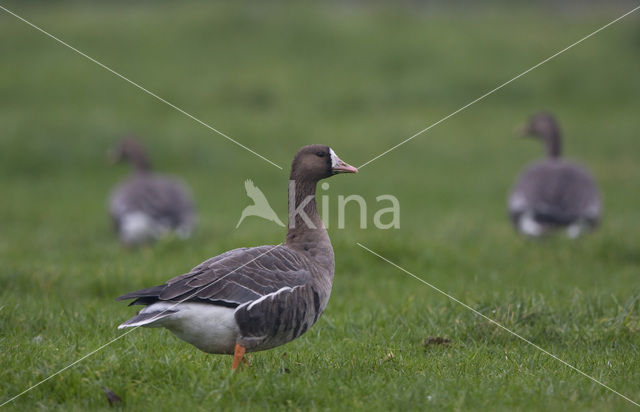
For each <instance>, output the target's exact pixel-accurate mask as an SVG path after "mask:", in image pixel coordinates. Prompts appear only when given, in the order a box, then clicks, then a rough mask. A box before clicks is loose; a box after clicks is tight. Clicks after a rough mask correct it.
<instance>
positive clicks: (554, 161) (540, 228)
mask: <svg viewBox="0 0 640 412" xmlns="http://www.w3.org/2000/svg"><path fill="white" fill-rule="evenodd" d="M521 134H522V135H523V136H531V137H534V138H537V139H539V140H541V141H542V143H543V144H544V145H545V147H546V151H547V157H546V158H545V159H543V160H540V161H537V162H534V163H532V164H531V165H529V166H528V167H526V168H525V169H524V171H523V172H522V173H521V174H520V176H519V177H518V179H517V180H516V183H515V185H514V187H513V189H512V191H511V194H510V196H509V199H508V209H509V214H510V216H511V220H512V222H513V224H514V226H515V228H516V229H517V230H518V231H520V232H521V233H523V234H525V235H527V236H531V237H538V236H542V235H544V234H546V233H548V232H549V231H551V230H554V229H566V233H567V235H568V236H569V237H570V238H576V237H578V236H580V235H581V234H583V233H585V232H586V231H587V230H588V229H592V228H595V227H596V226H597V224H598V221H599V219H600V214H601V209H602V206H601V202H600V195H599V193H598V189H597V187H596V184H595V181H594V179H593V178H592V177H591V174H590V173H589V172H588V171H587V170H586V169H585V168H584V167H583V166H581V165H579V164H576V163H573V162H568V161H565V160H563V159H562V157H561V155H562V140H561V134H560V128H559V127H558V123H557V122H556V120H555V118H554V117H553V116H552V115H551V114H549V113H545V112H541V113H537V114H535V115H533V116H531V118H530V119H529V122H528V124H527V125H526V126H525V127H524V128H523V129H522V130H521Z"/></svg>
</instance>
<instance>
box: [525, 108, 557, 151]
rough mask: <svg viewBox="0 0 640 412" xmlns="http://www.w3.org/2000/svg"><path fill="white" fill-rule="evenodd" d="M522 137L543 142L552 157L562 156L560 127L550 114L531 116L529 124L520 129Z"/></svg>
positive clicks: (541, 113)
mask: <svg viewBox="0 0 640 412" xmlns="http://www.w3.org/2000/svg"><path fill="white" fill-rule="evenodd" d="M520 135H521V136H523V137H533V138H537V139H539V140H542V141H543V142H544V144H545V145H546V147H547V153H548V154H549V156H551V157H558V156H560V154H561V142H560V127H559V126H558V122H556V119H555V118H554V117H553V115H551V114H550V113H547V112H539V113H536V114H534V115H533V116H531V117H530V118H529V122H528V123H527V124H526V125H525V126H524V127H522V128H521V129H520Z"/></svg>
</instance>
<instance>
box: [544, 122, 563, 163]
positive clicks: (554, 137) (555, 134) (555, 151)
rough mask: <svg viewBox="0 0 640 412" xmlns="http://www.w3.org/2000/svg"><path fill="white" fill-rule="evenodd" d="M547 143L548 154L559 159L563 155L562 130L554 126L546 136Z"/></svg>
mask: <svg viewBox="0 0 640 412" xmlns="http://www.w3.org/2000/svg"><path fill="white" fill-rule="evenodd" d="M545 143H546V146H547V156H549V157H550V158H552V159H557V158H559V157H560V156H562V138H561V137H560V130H558V128H554V129H553V130H551V132H549V134H548V135H547V136H545Z"/></svg>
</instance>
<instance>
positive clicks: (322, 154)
mask: <svg viewBox="0 0 640 412" xmlns="http://www.w3.org/2000/svg"><path fill="white" fill-rule="evenodd" d="M325 154H326V153H325V152H316V156H318V157H324V156H325Z"/></svg>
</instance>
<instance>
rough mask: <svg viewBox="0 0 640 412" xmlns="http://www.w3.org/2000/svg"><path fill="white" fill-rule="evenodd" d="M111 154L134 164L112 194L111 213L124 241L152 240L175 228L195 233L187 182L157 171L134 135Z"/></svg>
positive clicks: (133, 243) (180, 232)
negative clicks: (129, 173)
mask: <svg viewBox="0 0 640 412" xmlns="http://www.w3.org/2000/svg"><path fill="white" fill-rule="evenodd" d="M110 157H111V160H112V161H113V162H114V163H117V162H121V161H129V162H131V163H132V165H133V174H132V175H131V176H130V177H128V178H127V179H125V180H124V181H123V182H121V183H119V184H118V185H117V186H116V187H115V188H114V189H113V191H112V192H111V195H110V196H109V214H110V215H111V220H112V221H113V226H114V228H115V230H116V232H117V234H118V237H119V239H120V241H121V242H122V243H123V244H124V245H126V246H136V245H140V244H143V243H147V242H151V241H153V240H156V239H158V238H160V237H161V236H163V235H165V234H167V233H168V232H171V231H173V232H175V233H176V234H177V235H178V236H179V237H181V238H187V237H189V236H190V235H191V232H192V230H193V226H194V222H195V212H194V206H193V200H192V198H191V195H190V192H189V190H188V188H187V187H186V186H185V184H184V183H182V182H180V181H178V180H176V179H175V178H173V177H168V176H164V175H160V174H157V173H153V172H152V171H151V164H150V162H149V159H148V157H147V155H146V153H145V150H144V148H143V147H142V145H141V144H140V142H138V141H137V140H136V139H134V138H131V137H127V138H125V139H123V140H122V141H121V142H120V143H119V144H118V146H117V147H116V148H115V149H114V150H112V151H111V152H110Z"/></svg>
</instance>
